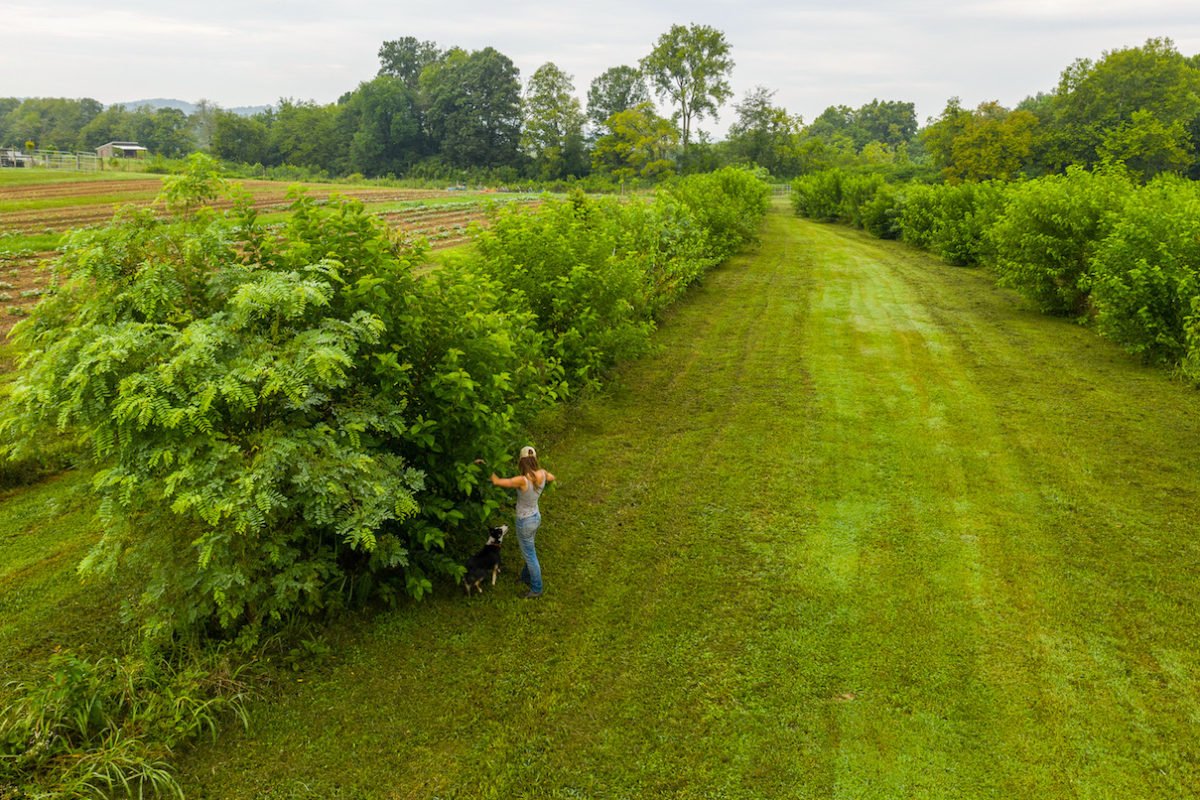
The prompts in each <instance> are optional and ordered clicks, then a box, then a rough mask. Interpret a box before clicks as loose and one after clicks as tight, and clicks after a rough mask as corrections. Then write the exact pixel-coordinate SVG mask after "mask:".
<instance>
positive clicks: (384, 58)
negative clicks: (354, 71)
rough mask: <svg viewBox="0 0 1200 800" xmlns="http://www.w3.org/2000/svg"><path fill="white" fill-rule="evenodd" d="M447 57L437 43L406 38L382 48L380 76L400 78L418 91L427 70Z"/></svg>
mask: <svg viewBox="0 0 1200 800" xmlns="http://www.w3.org/2000/svg"><path fill="white" fill-rule="evenodd" d="M445 57H446V54H445V52H443V51H442V50H441V49H439V48H438V46H437V44H436V43H435V42H422V41H418V40H417V39H416V37H413V36H404V37H402V38H399V39H393V40H392V41H388V42H384V43H383V45H382V46H380V48H379V74H380V75H390V76H392V77H393V78H399V79H400V80H401V81H402V82H403V83H404V85H405V86H407V87H408V88H409V89H412V90H413V91H416V89H417V87H418V85H419V82H420V78H421V73H422V72H423V71H424V70H425V68H426V67H428V66H429V65H430V64H436V63H437V62H439V61H441V60H442V59H443V58H445Z"/></svg>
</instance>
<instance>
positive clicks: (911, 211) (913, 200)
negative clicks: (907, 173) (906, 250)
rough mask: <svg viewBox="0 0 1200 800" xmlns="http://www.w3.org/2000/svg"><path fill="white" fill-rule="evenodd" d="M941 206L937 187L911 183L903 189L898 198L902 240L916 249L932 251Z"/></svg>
mask: <svg viewBox="0 0 1200 800" xmlns="http://www.w3.org/2000/svg"><path fill="white" fill-rule="evenodd" d="M940 205H941V203H940V196H939V191H938V187H936V186H929V185H927V184H923V183H910V184H908V185H907V186H904V187H902V188H901V189H900V190H899V191H898V192H897V196H896V208H897V209H898V213H897V218H898V220H899V226H900V238H901V239H902V240H903V241H905V242H908V243H909V244H911V245H914V246H916V247H920V248H922V249H925V250H928V249H930V248H931V247H932V246H933V240H934V236H935V234H936V232H937V226H938V222H939V221H940V220H941V209H940Z"/></svg>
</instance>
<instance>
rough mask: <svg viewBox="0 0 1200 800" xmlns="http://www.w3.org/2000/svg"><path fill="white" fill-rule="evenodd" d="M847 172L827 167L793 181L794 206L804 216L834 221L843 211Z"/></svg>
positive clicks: (822, 220)
mask: <svg viewBox="0 0 1200 800" xmlns="http://www.w3.org/2000/svg"><path fill="white" fill-rule="evenodd" d="M845 180H846V173H845V172H843V171H842V170H840V169H827V170H821V171H820V172H812V173H809V174H808V175H802V176H800V177H799V178H797V179H796V180H794V181H792V208H793V209H795V211H796V213H797V214H799V215H800V216H802V217H808V218H809V219H815V220H819V221H821V222H834V221H836V220H837V219H838V217H839V215H840V214H841V211H842V184H843V183H844V182H845Z"/></svg>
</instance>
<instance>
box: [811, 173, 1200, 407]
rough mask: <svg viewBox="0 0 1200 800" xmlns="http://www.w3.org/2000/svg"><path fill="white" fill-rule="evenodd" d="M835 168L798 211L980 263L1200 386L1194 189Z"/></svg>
mask: <svg viewBox="0 0 1200 800" xmlns="http://www.w3.org/2000/svg"><path fill="white" fill-rule="evenodd" d="M856 180H859V176H850V175H848V174H847V173H844V172H842V171H839V170H829V171H827V172H823V173H814V174H812V175H807V176H804V177H803V178H800V179H798V180H797V181H796V182H795V183H794V184H793V205H794V206H795V208H796V211H797V213H799V214H802V215H805V216H811V217H813V218H816V219H822V220H839V221H842V222H849V223H851V224H853V225H855V226H857V227H861V228H865V229H866V230H868V231H870V232H871V233H872V234H874V235H875V236H878V237H880V238H900V239H902V240H904V241H905V242H908V243H909V244H912V245H914V246H917V247H920V248H923V249H926V250H929V251H931V252H932V253H934V254H936V255H937V256H939V257H940V258H941V259H942V260H943V261H945V262H946V263H949V264H955V265H964V266H969V265H975V264H983V265H985V266H987V267H988V268H990V269H991V270H992V271H993V272H994V273H995V275H996V280H997V283H998V284H999V285H1001V286H1006V287H1010V288H1012V289H1014V290H1016V291H1017V292H1018V293H1020V294H1021V295H1023V296H1025V297H1026V298H1027V299H1028V300H1030V301H1031V302H1032V303H1033V304H1034V305H1036V306H1037V308H1038V309H1039V310H1041V311H1043V312H1045V313H1049V314H1055V315H1060V316H1073V317H1078V318H1080V319H1082V320H1084V321H1086V322H1089V323H1094V324H1095V327H1096V330H1097V331H1098V332H1099V333H1100V334H1101V335H1103V336H1105V337H1108V338H1110V339H1113V340H1114V341H1116V342H1118V343H1120V344H1121V345H1122V346H1123V347H1125V348H1126V349H1127V350H1129V351H1130V352H1132V353H1134V354H1136V355H1139V356H1140V357H1141V358H1142V359H1143V360H1145V361H1147V362H1151V363H1156V364H1160V365H1164V366H1167V367H1170V368H1178V370H1179V371H1180V373H1181V374H1182V375H1184V376H1185V377H1186V378H1187V379H1189V380H1191V381H1193V382H1196V383H1200V244H1198V243H1200V222H1197V220H1200V189H1198V188H1197V186H1198V185H1197V184H1196V183H1195V182H1194V181H1190V180H1187V179H1184V178H1180V177H1177V176H1170V175H1163V176H1160V177H1158V178H1156V179H1155V180H1154V181H1152V182H1151V183H1150V184H1149V185H1146V186H1138V185H1137V184H1135V183H1134V181H1133V179H1132V178H1131V177H1130V175H1129V174H1128V173H1126V172H1124V171H1120V170H1108V169H1102V170H1096V171H1091V172H1089V171H1087V170H1084V169H1082V168H1081V167H1069V168H1068V169H1067V170H1066V172H1065V173H1064V174H1061V175H1048V176H1045V177H1042V178H1037V179H1033V180H1024V181H1014V182H999V181H988V182H981V183H970V182H967V183H959V184H940V185H926V184H919V183H908V184H904V185H898V186H895V185H891V184H887V183H876V185H875V188H874V191H873V192H869V191H868V188H869V186H870V184H868V183H866V182H865V181H859V185H860V186H861V189H858V188H850V187H852V185H854V181H856Z"/></svg>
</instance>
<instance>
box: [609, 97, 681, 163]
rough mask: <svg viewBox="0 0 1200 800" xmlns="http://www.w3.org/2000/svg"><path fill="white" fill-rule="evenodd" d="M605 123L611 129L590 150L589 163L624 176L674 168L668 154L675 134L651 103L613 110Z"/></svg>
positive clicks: (673, 145)
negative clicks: (614, 111)
mask: <svg viewBox="0 0 1200 800" xmlns="http://www.w3.org/2000/svg"><path fill="white" fill-rule="evenodd" d="M605 125H606V127H607V128H608V129H609V130H610V131H612V133H610V134H608V135H607V136H601V137H600V139H599V140H597V142H596V147H595V149H594V150H592V166H593V167H594V168H595V169H597V170H600V171H604V172H608V173H611V174H612V175H614V176H616V177H617V178H620V179H622V180H624V179H625V178H634V177H646V178H656V177H661V176H664V175H669V174H671V172H672V171H673V170H674V166H673V165H672V163H671V160H670V156H671V153H672V151H673V150H674V149H675V147H676V145H677V144H678V143H679V134H678V132H677V131H676V130H675V128H674V126H672V125H671V123H670V121H669V120H665V119H663V118H662V117H660V116H658V114H656V113H654V106H653V104H651V103H641V104H640V105H637V106H635V107H633V108H629V109H626V110H625V111H618V112H617V113H616V114H613V115H612V116H611V117H609V119H608V120H607V122H606V123H605Z"/></svg>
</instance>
